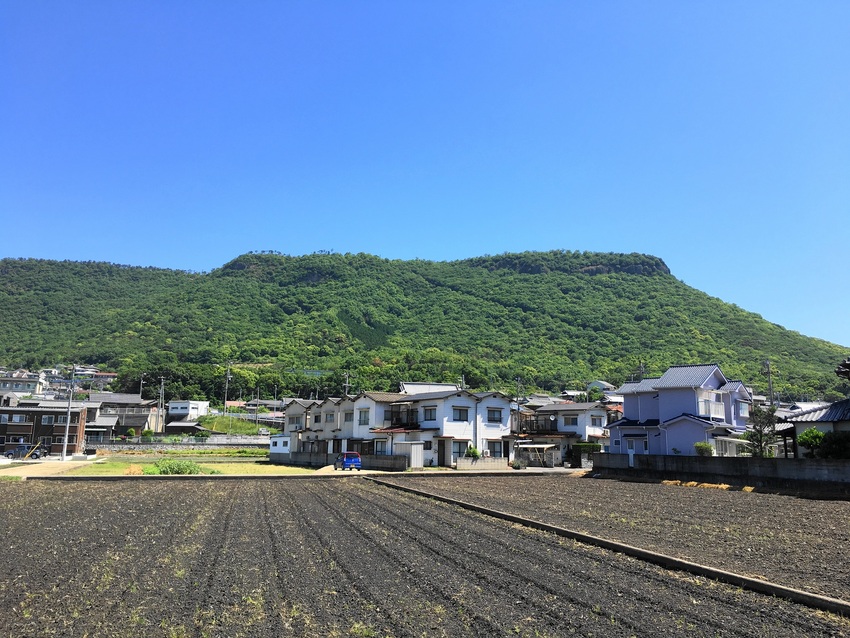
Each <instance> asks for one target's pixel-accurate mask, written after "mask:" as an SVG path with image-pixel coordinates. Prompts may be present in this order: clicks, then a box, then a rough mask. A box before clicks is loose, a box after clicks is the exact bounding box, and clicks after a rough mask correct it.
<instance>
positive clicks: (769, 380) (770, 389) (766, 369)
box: [761, 359, 773, 405]
mask: <svg viewBox="0 0 850 638" xmlns="http://www.w3.org/2000/svg"><path fill="white" fill-rule="evenodd" d="M761 371H762V374H766V375H767V394H768V398H769V399H770V405H773V374H772V372H771V369H770V359H765V361H764V364H763V365H762V370H761Z"/></svg>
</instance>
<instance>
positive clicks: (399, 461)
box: [271, 452, 408, 472]
mask: <svg viewBox="0 0 850 638" xmlns="http://www.w3.org/2000/svg"><path fill="white" fill-rule="evenodd" d="M336 457H337V455H336V454H327V453H324V452H321V453H313V454H311V453H310V452H291V453H290V454H289V461H288V462H289V463H291V464H292V465H305V466H307V467H324V466H326V465H333V462H334V460H336ZM271 460H272V461H274V460H275V459H271ZM360 461H361V463H362V466H363V469H364V470H386V471H389V472H404V471H405V470H406V469H407V464H408V458H407V457H406V456H390V455H385V454H380V455H378V454H363V455H361V456H360Z"/></svg>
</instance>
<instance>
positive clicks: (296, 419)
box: [286, 414, 301, 427]
mask: <svg viewBox="0 0 850 638" xmlns="http://www.w3.org/2000/svg"><path fill="white" fill-rule="evenodd" d="M286 422H287V423H289V425H292V426H294V427H299V426H300V425H301V415H300V414H299V415H298V416H291V417H289V418H287V419H286Z"/></svg>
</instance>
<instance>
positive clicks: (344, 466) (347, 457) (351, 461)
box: [334, 452, 363, 472]
mask: <svg viewBox="0 0 850 638" xmlns="http://www.w3.org/2000/svg"><path fill="white" fill-rule="evenodd" d="M362 467H363V464H362V462H361V461H360V454H359V453H357V452H342V453H341V454H340V455H339V456H337V457H336V461H334V470H355V469H356V470H357V471H358V472H359V471H360V469H361V468H362Z"/></svg>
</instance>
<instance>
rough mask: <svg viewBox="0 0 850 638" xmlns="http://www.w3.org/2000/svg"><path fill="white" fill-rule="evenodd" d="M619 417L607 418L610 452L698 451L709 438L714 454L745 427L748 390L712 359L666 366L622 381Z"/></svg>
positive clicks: (728, 450)
mask: <svg viewBox="0 0 850 638" xmlns="http://www.w3.org/2000/svg"><path fill="white" fill-rule="evenodd" d="M617 394H620V395H622V396H623V418H622V419H620V420H618V421H615V422H614V423H611V424H610V425H609V426H608V428H609V430H610V433H611V446H610V451H611V452H612V453H615V454H616V453H621V454H668V455H672V454H683V455H694V454H696V451H695V448H694V444H695V443H698V442H707V443H710V444H711V445H712V446H713V447H714V448H715V450H716V452H717V453H718V454H721V455H723V454H726V453H730V454H731V453H734V450H735V449H736V447H737V446H735V445H726V443H727V442H730V439H731V438H732V437H734V436H735V435H739V434H742V433H743V432H745V431H746V423H747V418H748V417H749V414H750V405H751V403H752V395H751V394H750V392H749V391H748V390H747V388H746V386H745V385H744V384H743V383H742V382H741V381H733V380H729V379H727V378H726V377H725V376H724V374H723V372H722V371H721V370H720V367H719V366H718V365H716V364H703V365H683V366H673V367H671V368H669V369H668V370H667V371H666V372H665V373H664V374H663V375H661V376H660V377H654V378H645V379H643V380H641V381H634V382H628V383H625V384H623V385H622V386H621V387H620V388H619V389H618V390H617Z"/></svg>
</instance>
